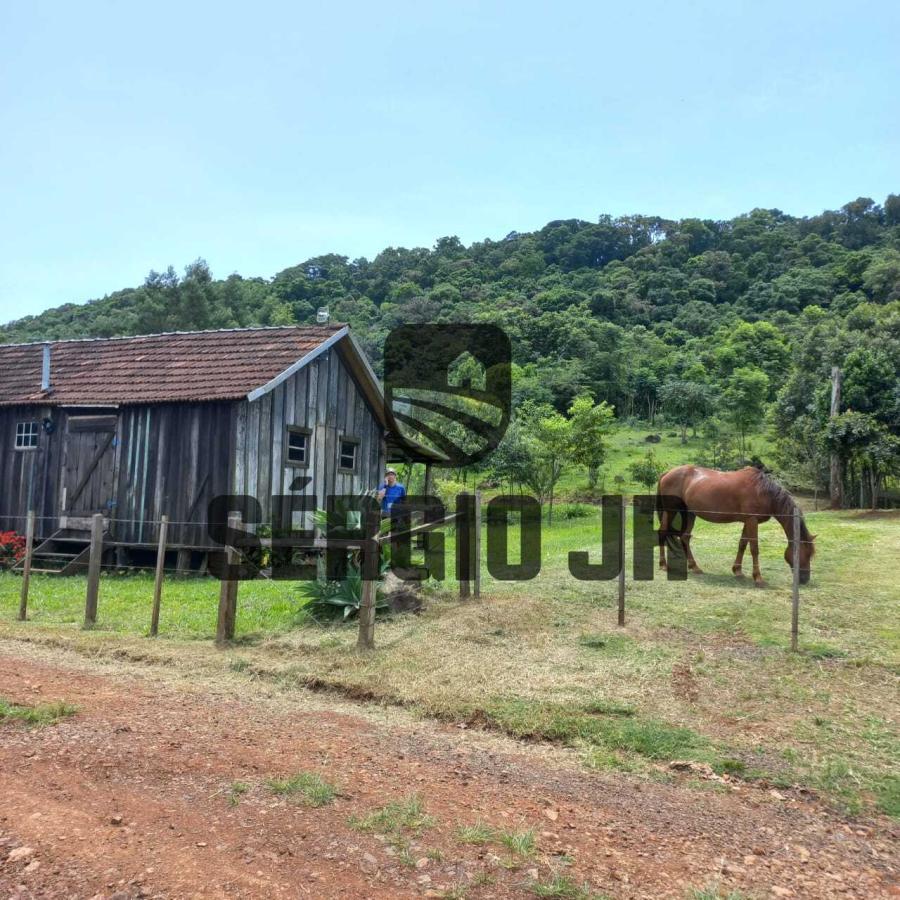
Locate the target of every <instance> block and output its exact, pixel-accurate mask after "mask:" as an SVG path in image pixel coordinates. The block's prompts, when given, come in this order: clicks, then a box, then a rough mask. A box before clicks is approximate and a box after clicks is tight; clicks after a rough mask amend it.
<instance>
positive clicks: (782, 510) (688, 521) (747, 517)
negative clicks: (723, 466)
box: [656, 466, 815, 587]
mask: <svg viewBox="0 0 900 900" xmlns="http://www.w3.org/2000/svg"><path fill="white" fill-rule="evenodd" d="M795 509H797V503H796V501H795V500H794V498H793V497H792V496H791V495H790V494H789V493H788V492H787V491H786V490H785V489H784V488H783V487H782V486H781V485H780V484H778V482H777V481H775V480H774V479H772V478H770V477H769V476H768V475H767V474H766V473H765V472H763V471H762V470H761V469H757V468H754V467H753V466H747V467H746V468H744V469H738V471H736V472H719V471H718V470H716V469H703V468H701V467H700V466H678V468H676V469H670V470H669V471H668V472H666V473H665V475H663V476H662V477H661V478H660V479H659V484H658V485H657V488H656V510H657V512H658V513H659V567H660V568H661V569H665V568H666V549H665V545H666V543H667V542H669V541H673V540H674V539H675V538H678V539H680V541H681V546H682V547H683V548H684V554H685V556H686V557H687V563H688V568H689V569H690V571H691V572H693V573H695V574H697V575H702V574H703V573H702V570H701V569H700V567H699V566H698V565H697V560H695V559H694V554H693V553H692V552H691V529H692V528H693V525H694V520H695V519H696V517H697V516H700V518H701V519H706V521H708V522H743V523H744V530H743V532H742V533H741V539H740V542H739V543H738V551H737V558H736V559H735V561H734V565H733V566H732V567H731V571H732V572H734V574H735V575H737V576H738V577H739V578H740V577H742V576H743V573H742V572H741V564H742V561H743V559H744V550H746V548H747V545H748V544H749V545H750V553H751V554H752V556H753V580H754V582H756V585H757V587H762V586H763V584H764V583H765V582H764V581H763V579H762V575H761V574H760V571H759V541H758V533H759V523H760V522H766V521H768V520H769V519H771V518H774V519H776V520H777V521H778V524H779V525H781V527H782V528H783V529H784V533H785V535H786V536H787V539H788V546H787V550H785V552H784V560H785V562H786V563H787V564H788V565H789V566H793V564H794V527H793V517H794V510H795ZM676 516H677V517H679V518H680V526H679V527H678V528H674V527H673V521H674V520H675V518H676ZM814 540H815V535H814V534H810V533H809V529H808V528H807V527H806V523H805V522H804V521H803V519H802V517H801V519H800V581H801V582H802V583H803V584H806V582H807V581H809V571H810V561H811V559H812V555H813V553H815V544H814V543H813V542H814Z"/></svg>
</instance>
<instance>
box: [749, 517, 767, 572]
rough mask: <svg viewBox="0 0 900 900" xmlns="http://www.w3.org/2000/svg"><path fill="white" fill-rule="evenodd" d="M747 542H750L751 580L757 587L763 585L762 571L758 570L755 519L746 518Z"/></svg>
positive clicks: (757, 541) (757, 526)
mask: <svg viewBox="0 0 900 900" xmlns="http://www.w3.org/2000/svg"><path fill="white" fill-rule="evenodd" d="M746 530H747V543H749V544H750V553H751V555H752V556H753V581H754V583H755V584H756V586H757V587H765V586H766V583H765V581H763V577H762V573H761V572H760V571H759V522H757V521H756V519H748V520H747V525H746Z"/></svg>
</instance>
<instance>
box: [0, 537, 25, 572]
mask: <svg viewBox="0 0 900 900" xmlns="http://www.w3.org/2000/svg"><path fill="white" fill-rule="evenodd" d="M24 555H25V538H23V537H22V535H21V534H16V532H15V531H0V569H11V568H12V567H13V566H14V565H15V564H16V563H17V562H18V561H19V560H20V559H21V558H22V557H23V556H24Z"/></svg>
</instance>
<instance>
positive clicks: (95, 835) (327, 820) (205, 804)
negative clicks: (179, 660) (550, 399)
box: [0, 649, 900, 900]
mask: <svg viewBox="0 0 900 900" xmlns="http://www.w3.org/2000/svg"><path fill="white" fill-rule="evenodd" d="M60 659H61V660H63V661H61V662H50V661H48V658H46V657H45V658H44V659H43V660H41V659H36V658H35V657H34V656H33V654H26V653H25V652H24V651H23V654H22V655H21V656H20V655H19V654H18V653H17V652H16V651H15V650H9V649H7V650H4V651H3V655H0V696H3V697H5V698H7V699H11V700H13V701H15V702H18V703H27V704H35V703H43V702H48V701H52V700H65V701H67V702H69V703H74V704H75V705H76V706H77V707H78V712H77V714H76V715H75V716H73V717H71V718H68V719H65V720H62V721H60V722H59V723H57V724H55V725H52V726H48V727H44V728H27V727H25V726H23V725H20V724H11V723H6V724H0V897H2V898H6V897H40V898H45V897H47V898H55V897H75V898H93V897H97V898H100V897H103V898H110V897H115V898H125V897H128V898H131V897H161V898H181V897H227V898H235V897H259V898H281V897H316V898H326V897H342V898H356V897H360V898H363V897H365V898H370V897H371V898H376V897H417V896H418V897H421V896H431V897H439V896H448V897H462V896H465V897H468V898H479V897H513V896H515V897H519V896H533V894H532V892H531V890H530V889H529V886H528V885H529V882H531V881H532V880H533V879H534V878H535V877H538V878H539V879H540V880H541V881H544V882H546V881H547V880H548V879H549V878H550V876H551V874H552V873H553V872H561V873H564V874H565V875H566V877H568V878H569V879H571V881H572V882H574V883H576V884H578V885H581V884H583V883H588V885H589V886H590V887H591V889H592V890H594V891H596V892H597V893H598V894H605V895H608V896H611V897H652V898H658V897H680V898H684V897H686V896H689V890H690V888H702V887H707V886H709V885H711V884H717V885H718V887H719V890H720V891H721V894H722V896H726V895H727V893H728V891H730V890H737V891H740V892H741V896H747V897H804V898H805V897H866V898H869V900H875V898H880V897H898V896H900V891H898V890H897V887H896V885H897V877H898V871H900V867H898V853H897V851H898V842H897V838H898V831H897V829H896V827H895V826H894V824H892V823H891V822H890V821H889V820H887V819H879V820H867V821H849V820H844V819H842V818H840V817H839V816H838V815H837V814H836V813H834V812H831V811H829V810H828V809H826V808H825V807H824V806H822V805H821V804H820V803H819V802H818V801H816V800H814V799H813V798H810V797H807V796H805V795H799V794H798V795H796V796H795V795H792V794H791V793H790V792H786V793H784V794H782V795H780V796H773V794H772V792H770V791H767V790H765V789H761V788H758V787H751V786H747V785H743V786H741V787H740V790H738V791H734V790H731V789H729V788H728V787H727V786H726V787H725V789H724V790H722V791H713V790H702V789H697V788H696V787H690V786H687V785H684V784H663V783H656V782H649V781H640V780H637V779H632V778H626V777H613V776H600V775H593V774H590V773H585V772H581V771H579V770H578V769H577V768H576V767H575V766H572V765H568V764H566V763H564V762H562V761H559V760H556V759H555V758H554V757H553V755H552V754H548V753H546V752H543V751H542V750H541V749H540V748H534V747H529V746H527V745H521V744H516V743H514V742H512V741H506V740H502V739H499V738H498V739H493V738H491V739H486V738H482V736H480V735H477V734H474V733H471V732H461V731H459V730H458V729H453V728H450V727H445V726H438V725H433V724H431V723H422V722H416V721H414V720H412V719H404V720H402V721H399V720H398V722H393V721H390V720H388V719H385V718H384V717H382V718H378V716H377V715H373V714H371V713H370V712H369V711H368V710H366V709H365V708H364V707H359V712H358V713H354V712H353V711H352V707H349V706H348V705H347V704H345V703H344V702H343V701H341V702H338V701H336V702H335V703H334V704H333V706H334V709H331V710H329V709H327V708H325V707H326V706H327V705H328V701H327V698H322V697H318V698H316V700H315V702H316V703H318V704H319V706H318V707H317V708H310V707H309V705H308V703H307V702H306V700H305V698H304V697H299V698H297V702H296V704H295V705H293V706H292V704H291V703H290V702H289V701H288V700H285V699H283V698H282V699H281V700H280V701H278V702H276V701H272V700H267V699H264V698H262V697H255V696H254V691H255V686H254V684H253V682H252V681H249V680H248V681H247V682H246V684H245V686H244V687H243V688H242V691H243V695H242V696H240V697H238V695H237V691H234V690H233V691H231V694H229V692H228V691H227V690H225V689H222V688H221V687H215V686H213V687H208V688H204V686H203V685H202V684H195V685H193V686H192V687H191V688H190V689H188V688H186V687H184V686H180V685H178V684H177V683H175V682H174V681H172V682H166V681H165V680H162V679H161V678H159V677H153V678H150V677H144V676H142V675H141V674H140V673H139V672H137V671H135V670H132V669H125V668H123V669H122V670H121V671H120V670H118V669H114V668H110V667H108V666H107V667H106V668H103V667H101V666H99V665H98V666H94V667H93V668H92V667H90V666H89V665H87V664H76V663H75V662H74V661H73V660H71V659H69V658H67V657H66V656H65V655H62V654H61V655H60ZM348 710H349V712H348ZM299 771H312V772H318V773H320V774H322V775H323V776H324V777H325V778H327V779H328V780H329V781H332V782H335V783H337V785H338V786H339V788H340V795H339V796H338V798H337V799H336V800H335V801H334V802H333V803H332V804H330V805H327V806H323V807H321V808H317V809H314V808H309V807H307V806H303V805H301V804H300V803H298V802H296V801H291V800H284V799H280V798H278V797H275V796H273V795H272V793H271V792H270V791H269V790H268V789H267V788H266V786H265V784H264V781H265V779H266V778H267V777H270V776H279V775H280V776H283V775H289V774H293V773H296V772H299ZM234 781H243V782H246V783H247V784H248V785H250V790H249V791H248V792H247V793H246V794H244V795H243V796H241V797H240V798H239V799H238V801H237V803H236V804H233V803H232V802H230V799H229V792H230V786H231V784H232V783H233V782H234ZM413 792H417V793H419V794H420V795H421V796H422V798H423V799H424V801H425V804H426V806H427V809H428V812H429V813H430V814H431V815H432V816H434V818H435V824H434V826H433V827H431V828H428V829H425V830H423V831H422V832H421V834H420V835H418V837H416V836H412V838H411V841H412V845H411V847H410V848H409V854H408V856H405V855H404V854H403V853H398V851H397V849H396V848H395V847H393V846H391V844H390V842H389V841H387V840H385V839H384V838H381V839H379V837H378V836H377V835H373V834H369V833H363V832H360V831H359V830H356V829H354V828H353V827H351V825H350V822H349V818H350V817H351V816H362V815H365V814H366V813H368V812H370V811H371V810H372V809H374V808H377V807H380V806H382V805H384V804H385V803H388V802H390V801H392V800H399V799H402V798H404V797H407V796H408V795H410V794H411V793H413ZM776 793H777V792H776ZM479 819H481V820H484V821H486V822H489V823H490V824H492V825H495V826H502V827H508V828H509V827H531V826H533V827H535V828H536V834H537V850H536V852H535V854H534V855H533V856H532V857H531V858H528V859H517V860H515V861H513V860H511V859H510V857H509V854H508V852H507V851H505V850H504V849H503V848H502V847H499V846H497V845H487V846H474V845H471V844H464V843H461V842H460V841H459V840H458V838H457V835H456V829H457V827H458V826H459V825H463V824H472V823H473V822H475V821H476V820H479ZM29 851H30V852H29ZM10 854H12V855H11V856H10ZM561 896H572V895H571V894H568V895H561Z"/></svg>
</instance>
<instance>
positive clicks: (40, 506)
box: [0, 406, 59, 536]
mask: <svg viewBox="0 0 900 900" xmlns="http://www.w3.org/2000/svg"><path fill="white" fill-rule="evenodd" d="M46 414H47V410H45V409H43V408H41V407H37V406H16V407H0V531H18V532H20V533H21V532H24V530H25V517H26V515H27V514H28V510H29V509H34V510H35V511H36V512H37V514H38V516H43V515H52V510H51V511H50V512H48V511H47V509H48V507H50V506H52V503H53V499H52V498H53V497H55V496H56V495H58V489H57V486H58V483H59V482H58V477H59V458H58V456H59V451H58V446H59V445H58V442H56V441H54V440H53V438H54V437H55V435H47V434H45V433H44V432H43V430H42V431H41V432H40V435H39V437H38V447H37V449H35V450H16V449H15V443H16V423H17V422H26V421H36V422H40V421H41V420H42V419H43V418H44V416H45V415H46ZM49 525H50V523H49V522H46V521H43V520H38V522H37V523H36V525H35V531H36V533H37V534H38V535H39V536H40V535H43V534H44V532H45V531H46V529H47V527H48V526H49Z"/></svg>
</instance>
